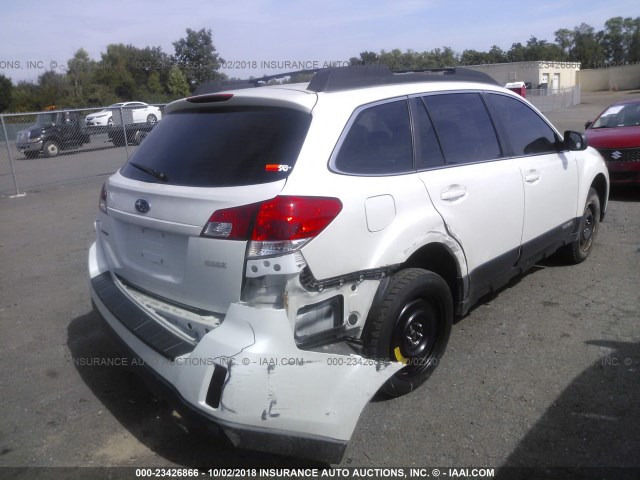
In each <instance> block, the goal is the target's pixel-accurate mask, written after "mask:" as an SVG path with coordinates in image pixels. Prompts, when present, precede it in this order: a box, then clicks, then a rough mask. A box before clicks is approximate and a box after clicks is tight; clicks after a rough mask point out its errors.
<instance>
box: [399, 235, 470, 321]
mask: <svg viewBox="0 0 640 480" xmlns="http://www.w3.org/2000/svg"><path fill="white" fill-rule="evenodd" d="M403 266H404V267H405V268H423V269H425V270H429V271H431V272H433V273H437V274H438V275H440V276H441V277H442V278H443V279H444V281H445V282H447V285H449V289H450V290H451V297H452V298H453V305H454V310H455V309H456V307H457V306H458V305H459V303H460V302H461V301H462V295H463V292H462V288H461V285H460V281H459V279H460V277H461V275H460V270H459V268H458V262H457V261H456V258H455V256H454V255H453V253H452V252H451V250H449V248H448V247H446V246H445V245H443V244H441V243H430V244H428V245H425V246H424V247H422V248H420V249H419V250H418V251H416V252H415V253H414V254H413V255H411V257H409V258H408V259H407V261H406V262H405V264H404V265H403Z"/></svg>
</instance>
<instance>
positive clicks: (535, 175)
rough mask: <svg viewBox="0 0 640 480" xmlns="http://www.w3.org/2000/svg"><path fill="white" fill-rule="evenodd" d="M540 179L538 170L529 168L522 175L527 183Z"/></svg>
mask: <svg viewBox="0 0 640 480" xmlns="http://www.w3.org/2000/svg"><path fill="white" fill-rule="evenodd" d="M538 180H540V172H539V171H538V170H529V171H528V172H527V173H525V175H524V181H525V182H527V183H535V182H537V181H538Z"/></svg>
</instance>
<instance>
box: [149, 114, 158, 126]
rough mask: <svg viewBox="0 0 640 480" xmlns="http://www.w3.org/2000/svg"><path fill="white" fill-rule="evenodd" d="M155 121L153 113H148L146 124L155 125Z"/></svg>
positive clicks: (156, 119)
mask: <svg viewBox="0 0 640 480" xmlns="http://www.w3.org/2000/svg"><path fill="white" fill-rule="evenodd" d="M157 121H158V117H156V116H155V115H154V114H153V113H150V114H149V115H147V123H148V124H149V125H155V124H156V122H157Z"/></svg>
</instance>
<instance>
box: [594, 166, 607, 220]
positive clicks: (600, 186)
mask: <svg viewBox="0 0 640 480" xmlns="http://www.w3.org/2000/svg"><path fill="white" fill-rule="evenodd" d="M591 187H592V188H594V189H595V190H596V192H598V199H599V200H600V221H602V220H604V214H605V211H606V202H607V180H606V179H605V178H604V175H603V174H602V173H599V174H598V175H596V178H594V179H593V182H591Z"/></svg>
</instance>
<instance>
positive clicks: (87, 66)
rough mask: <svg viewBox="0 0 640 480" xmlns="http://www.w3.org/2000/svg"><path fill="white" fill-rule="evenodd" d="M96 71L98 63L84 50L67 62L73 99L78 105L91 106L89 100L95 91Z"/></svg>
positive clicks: (68, 78) (80, 50)
mask: <svg viewBox="0 0 640 480" xmlns="http://www.w3.org/2000/svg"><path fill="white" fill-rule="evenodd" d="M95 69H96V62H95V61H94V60H92V59H91V58H89V54H88V53H87V51H86V50H85V49H83V48H81V49H79V50H78V51H77V52H76V53H75V54H74V56H73V58H71V59H70V60H69V61H68V62H67V80H68V81H69V85H70V88H71V98H72V100H73V102H74V103H75V104H76V105H89V104H90V101H89V98H90V96H91V93H92V90H94V89H95V87H94V81H93V76H94V73H95Z"/></svg>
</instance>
